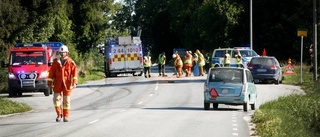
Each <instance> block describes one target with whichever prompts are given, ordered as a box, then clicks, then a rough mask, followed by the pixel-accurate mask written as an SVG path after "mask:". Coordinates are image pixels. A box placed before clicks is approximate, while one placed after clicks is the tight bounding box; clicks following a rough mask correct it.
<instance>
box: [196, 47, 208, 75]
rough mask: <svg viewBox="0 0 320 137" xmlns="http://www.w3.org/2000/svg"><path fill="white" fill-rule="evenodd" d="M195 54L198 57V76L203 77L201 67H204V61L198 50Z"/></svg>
mask: <svg viewBox="0 0 320 137" xmlns="http://www.w3.org/2000/svg"><path fill="white" fill-rule="evenodd" d="M196 54H197V55H198V64H199V70H200V76H204V71H203V66H204V65H205V63H206V62H205V59H204V56H203V54H202V53H201V52H200V50H198V49H197V50H196Z"/></svg>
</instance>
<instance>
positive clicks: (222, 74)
mask: <svg viewBox="0 0 320 137" xmlns="http://www.w3.org/2000/svg"><path fill="white" fill-rule="evenodd" d="M242 79H243V74H242V70H241V69H232V68H230V69H226V68H223V69H212V70H211V72H210V76H209V82H236V83H242Z"/></svg>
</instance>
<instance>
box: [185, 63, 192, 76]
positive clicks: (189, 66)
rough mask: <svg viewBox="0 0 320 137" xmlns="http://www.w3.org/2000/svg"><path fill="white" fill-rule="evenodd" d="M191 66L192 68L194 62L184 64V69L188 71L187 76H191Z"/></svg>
mask: <svg viewBox="0 0 320 137" xmlns="http://www.w3.org/2000/svg"><path fill="white" fill-rule="evenodd" d="M191 68H192V64H185V65H184V70H185V71H186V76H187V77H189V76H191Z"/></svg>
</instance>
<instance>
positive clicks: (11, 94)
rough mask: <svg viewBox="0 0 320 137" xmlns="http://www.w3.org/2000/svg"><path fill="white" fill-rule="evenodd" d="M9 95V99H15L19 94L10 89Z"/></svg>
mask: <svg viewBox="0 0 320 137" xmlns="http://www.w3.org/2000/svg"><path fill="white" fill-rule="evenodd" d="M8 93H9V97H15V96H17V92H16V91H15V90H13V89H9V90H8Z"/></svg>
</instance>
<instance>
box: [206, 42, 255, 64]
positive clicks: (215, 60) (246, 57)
mask: <svg viewBox="0 0 320 137" xmlns="http://www.w3.org/2000/svg"><path fill="white" fill-rule="evenodd" d="M237 50H239V51H240V54H241V56H242V64H243V66H244V67H245V68H246V67H247V64H248V62H250V60H251V58H252V57H254V56H259V55H258V54H257V53H256V52H255V51H254V50H252V49H250V48H249V47H234V48H218V49H215V50H214V51H213V53H212V58H211V59H212V60H211V66H212V67H222V66H223V61H224V54H225V51H227V52H228V53H229V54H230V57H231V58H230V66H231V67H236V66H237V64H236V57H235V55H236V51H237Z"/></svg>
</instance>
